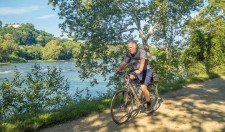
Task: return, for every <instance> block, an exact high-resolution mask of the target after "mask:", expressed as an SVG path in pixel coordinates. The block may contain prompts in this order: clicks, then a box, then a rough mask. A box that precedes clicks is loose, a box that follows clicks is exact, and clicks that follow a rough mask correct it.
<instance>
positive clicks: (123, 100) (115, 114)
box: [110, 90, 133, 125]
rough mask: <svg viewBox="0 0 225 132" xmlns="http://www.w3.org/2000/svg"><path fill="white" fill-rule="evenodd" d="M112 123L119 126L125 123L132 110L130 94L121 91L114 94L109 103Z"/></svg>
mask: <svg viewBox="0 0 225 132" xmlns="http://www.w3.org/2000/svg"><path fill="white" fill-rule="evenodd" d="M110 109H111V115H112V119H113V121H114V122H115V123H116V124H118V125H120V124H123V123H125V122H127V121H128V120H129V118H130V116H131V113H132V110H133V98H132V95H131V93H130V92H128V91H126V90H121V91H118V92H116V93H115V95H114V96H113V98H112V101H111V106H110Z"/></svg>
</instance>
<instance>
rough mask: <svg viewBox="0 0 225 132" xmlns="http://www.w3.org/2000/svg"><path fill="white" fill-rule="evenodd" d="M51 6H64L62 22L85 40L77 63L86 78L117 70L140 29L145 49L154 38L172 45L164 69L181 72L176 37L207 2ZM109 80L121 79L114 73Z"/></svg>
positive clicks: (104, 1) (102, 0)
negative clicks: (127, 45) (179, 70)
mask: <svg viewBox="0 0 225 132" xmlns="http://www.w3.org/2000/svg"><path fill="white" fill-rule="evenodd" d="M49 4H52V5H53V6H54V7H59V9H60V11H59V13H58V14H59V17H60V18H62V19H63V20H64V21H63V23H61V24H60V27H61V28H62V30H63V31H64V32H66V33H68V34H69V36H71V37H72V38H73V39H74V40H76V41H84V42H85V43H83V44H82V45H81V49H82V50H80V51H79V52H78V53H77V61H76V66H78V67H80V69H81V70H80V71H79V73H80V77H81V79H85V78H90V77H92V78H93V77H94V76H95V74H96V73H101V74H102V76H104V77H106V75H107V74H110V73H111V72H113V71H114V69H115V67H117V66H118V63H120V62H121V60H122V59H123V58H124V56H125V54H126V53H125V52H126V50H125V47H126V46H125V45H124V44H126V42H127V41H128V40H131V39H134V38H135V34H134V31H136V32H137V33H139V34H138V35H139V36H138V37H140V38H141V40H142V42H143V43H142V44H143V45H144V47H145V48H146V45H147V43H148V41H150V42H153V43H154V44H155V45H156V46H158V45H162V46H165V45H164V44H165V43H166V44H167V46H165V47H166V48H165V51H164V53H165V55H166V56H165V57H163V58H162V59H164V60H160V62H165V63H163V64H160V63H159V64H158V66H160V69H164V68H165V67H170V68H167V69H166V71H167V73H168V74H169V72H170V70H171V69H175V70H176V71H178V65H179V64H180V63H179V59H176V56H173V55H175V54H177V53H179V50H177V49H178V48H177V47H175V46H174V45H179V44H180V43H179V42H175V41H174V38H175V36H176V35H178V34H179V33H180V32H181V31H180V30H181V26H182V25H183V24H184V22H185V21H186V20H188V19H189V18H190V13H191V11H192V10H197V9H198V7H201V5H202V4H203V3H202V0H198V1H195V0H189V1H185V2H184V1H179V0H175V1H168V0H165V1H161V0H149V1H108V0H99V1H91V0H87V1H81V0H75V1H64V0H49ZM184 18H185V19H184ZM158 41H159V42H160V43H158ZM123 45H124V46H123ZM112 49H114V50H112ZM146 50H148V48H146ZM164 53H163V54H164ZM96 58H97V59H99V60H96ZM164 64H165V65H164ZM173 67H175V68H173ZM162 73H163V71H162ZM167 78H169V77H167ZM93 80H94V79H93ZM109 80H110V81H117V80H118V79H116V78H114V77H111V78H110V79H109ZM95 83H97V82H96V81H94V82H93V84H95ZM115 83H116V82H109V84H115ZM118 85H119V84H118Z"/></svg>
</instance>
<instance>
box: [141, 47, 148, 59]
mask: <svg viewBox="0 0 225 132" xmlns="http://www.w3.org/2000/svg"><path fill="white" fill-rule="evenodd" d="M140 59H145V60H147V59H148V57H147V53H146V51H145V50H143V49H141V50H140Z"/></svg>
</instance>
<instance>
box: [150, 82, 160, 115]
mask: <svg viewBox="0 0 225 132" xmlns="http://www.w3.org/2000/svg"><path fill="white" fill-rule="evenodd" d="M156 87H157V86H156ZM160 100H161V98H160V97H159V93H158V89H157V88H155V89H154V95H153V96H152V97H151V109H152V113H153V112H155V111H156V110H157V109H158V108H159V107H160V105H161V101H160Z"/></svg>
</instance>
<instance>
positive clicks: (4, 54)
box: [0, 34, 18, 62]
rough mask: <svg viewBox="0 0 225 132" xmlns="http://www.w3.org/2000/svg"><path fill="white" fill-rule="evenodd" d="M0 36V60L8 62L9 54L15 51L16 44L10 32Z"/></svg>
mask: <svg viewBox="0 0 225 132" xmlns="http://www.w3.org/2000/svg"><path fill="white" fill-rule="evenodd" d="M2 38H3V39H2V42H0V52H1V54H0V61H1V62H8V61H9V60H10V59H11V57H10V56H11V55H12V54H14V53H15V52H16V51H17V49H18V46H17V45H16V43H15V42H14V41H13V39H12V38H13V37H12V35H11V34H5V35H4V36H3V37H2Z"/></svg>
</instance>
